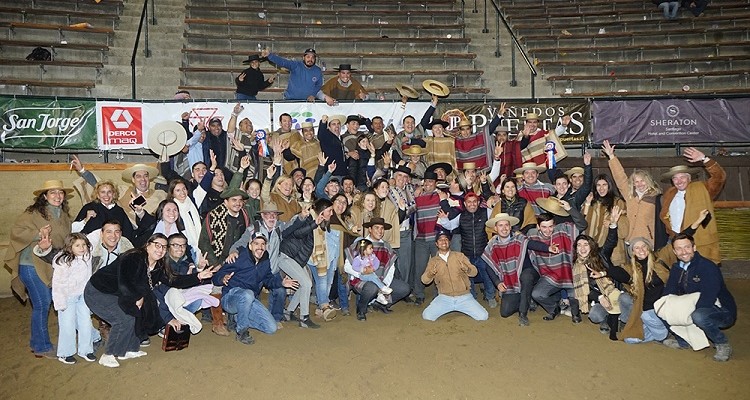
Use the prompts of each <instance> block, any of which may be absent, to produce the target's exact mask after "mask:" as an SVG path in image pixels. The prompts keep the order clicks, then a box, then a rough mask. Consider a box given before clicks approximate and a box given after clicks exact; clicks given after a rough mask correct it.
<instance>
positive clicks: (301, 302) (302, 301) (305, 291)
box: [278, 253, 312, 317]
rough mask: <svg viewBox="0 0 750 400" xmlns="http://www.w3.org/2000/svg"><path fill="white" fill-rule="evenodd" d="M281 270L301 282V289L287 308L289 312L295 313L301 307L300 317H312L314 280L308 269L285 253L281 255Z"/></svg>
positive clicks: (295, 293)
mask: <svg viewBox="0 0 750 400" xmlns="http://www.w3.org/2000/svg"><path fill="white" fill-rule="evenodd" d="M278 262H279V269H281V270H282V271H284V273H285V274H287V275H289V277H290V278H292V279H294V280H296V281H297V282H299V288H298V289H297V290H296V291H295V292H294V295H293V296H292V298H291V299H289V305H288V306H287V307H286V311H287V312H290V313H291V312H294V310H296V309H297V306H299V315H300V317H305V316H307V315H310V293H311V292H312V279H310V275H309V274H308V273H307V268H302V267H301V266H300V265H299V264H297V261H294V260H293V259H292V258H291V257H289V256H288V255H286V254H284V253H279V259H278Z"/></svg>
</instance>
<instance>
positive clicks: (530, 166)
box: [513, 162, 547, 174]
mask: <svg viewBox="0 0 750 400" xmlns="http://www.w3.org/2000/svg"><path fill="white" fill-rule="evenodd" d="M532 169H533V170H534V171H536V172H544V170H546V169H547V167H545V166H544V165H536V163H535V162H525V163H523V165H521V168H516V169H515V170H514V171H513V173H515V174H523V173H524V171H529V170H532Z"/></svg>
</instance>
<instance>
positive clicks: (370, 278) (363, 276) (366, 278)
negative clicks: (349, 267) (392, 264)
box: [359, 273, 385, 289]
mask: <svg viewBox="0 0 750 400" xmlns="http://www.w3.org/2000/svg"><path fill="white" fill-rule="evenodd" d="M359 279H361V280H363V281H365V282H372V283H374V284H375V286H377V287H378V289H382V288H384V287H385V283H383V281H381V280H380V278H378V276H377V275H375V273H372V274H360V275H359Z"/></svg>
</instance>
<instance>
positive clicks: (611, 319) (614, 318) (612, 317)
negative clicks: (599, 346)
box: [607, 314, 620, 340]
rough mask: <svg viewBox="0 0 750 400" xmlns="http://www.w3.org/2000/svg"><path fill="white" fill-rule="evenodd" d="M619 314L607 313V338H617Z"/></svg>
mask: <svg viewBox="0 0 750 400" xmlns="http://www.w3.org/2000/svg"><path fill="white" fill-rule="evenodd" d="M619 321H620V314H607V325H608V326H609V340H617V328H618V327H619V326H618V325H619Z"/></svg>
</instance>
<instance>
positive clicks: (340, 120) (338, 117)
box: [328, 114, 346, 125]
mask: <svg viewBox="0 0 750 400" xmlns="http://www.w3.org/2000/svg"><path fill="white" fill-rule="evenodd" d="M334 119H336V120H338V121H339V122H340V123H341V125H344V124H345V123H346V116H344V115H340V114H339V115H331V116H330V117H328V123H329V124H330V123H331V122H332V121H333V120H334Z"/></svg>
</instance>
